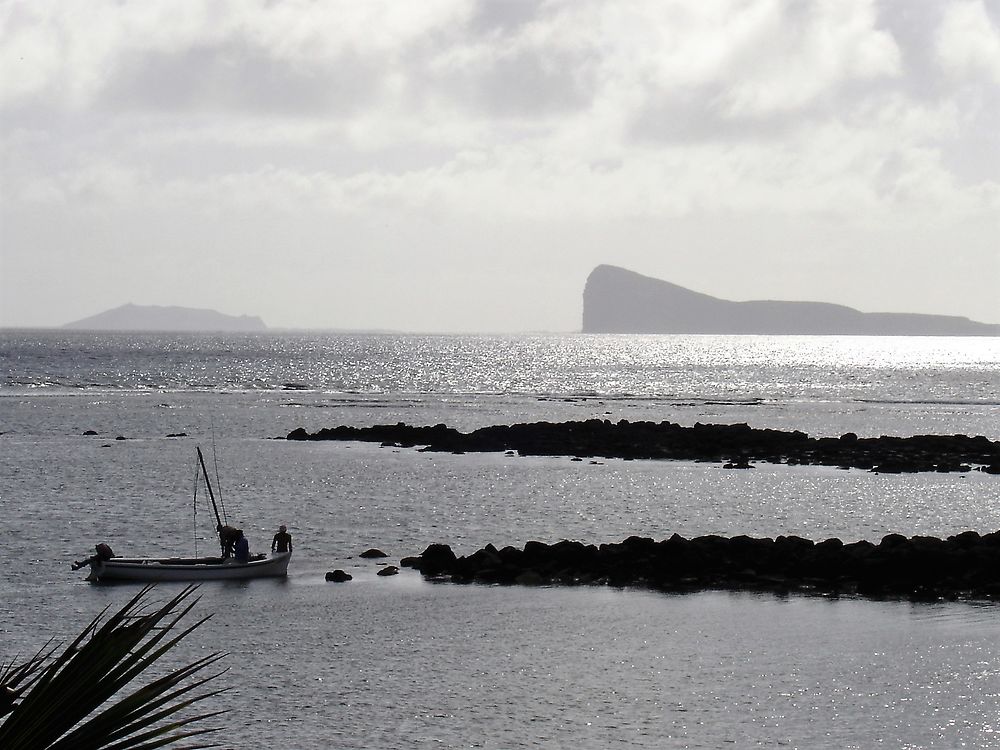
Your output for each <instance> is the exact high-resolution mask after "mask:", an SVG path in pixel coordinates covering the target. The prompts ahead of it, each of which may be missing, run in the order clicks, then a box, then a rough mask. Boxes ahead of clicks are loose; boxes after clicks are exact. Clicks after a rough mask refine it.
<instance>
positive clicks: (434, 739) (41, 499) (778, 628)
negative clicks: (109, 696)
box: [0, 331, 1000, 748]
mask: <svg viewBox="0 0 1000 750" xmlns="http://www.w3.org/2000/svg"><path fill="white" fill-rule="evenodd" d="M0 363H2V366H3V367H2V377H3V380H2V381H0V433H2V434H0V472H2V473H0V476H2V477H3V483H2V486H0V514H2V518H3V519H4V522H3V525H2V527H0V528H2V529H3V533H4V534H5V537H6V539H5V541H6V543H5V544H4V549H5V550H6V552H5V553H4V561H5V568H6V573H7V575H5V577H4V579H3V580H2V581H0V601H2V602H3V604H2V605H0V660H7V659H9V658H11V657H13V656H14V655H15V654H17V653H23V652H25V651H28V650H31V649H33V648H37V647H38V646H39V645H41V644H42V643H43V642H44V641H45V640H46V639H47V638H49V637H52V636H55V637H65V636H67V635H69V634H70V633H72V632H73V630H74V629H75V628H78V627H79V626H80V625H82V624H83V623H84V622H85V621H87V620H89V619H90V617H92V616H93V615H94V614H95V613H96V612H97V611H99V610H100V609H101V608H102V607H103V606H104V605H105V604H107V603H113V604H120V603H122V602H123V601H124V599H125V598H126V597H127V596H128V594H129V592H130V591H132V590H133V589H131V587H128V586H119V587H94V586H90V585H88V584H85V583H83V582H82V581H81V575H80V574H79V573H76V574H74V573H71V572H70V571H69V562H70V561H71V560H73V559H75V558H78V557H80V556H82V555H83V554H84V553H85V552H86V550H87V549H88V548H90V547H91V546H92V545H93V543H95V542H96V541H102V540H106V541H108V542H110V543H111V544H112V546H113V547H114V548H115V550H116V551H118V552H120V553H133V552H135V553H149V554H174V553H187V552H194V551H195V548H196V546H197V549H198V551H200V552H204V551H206V550H207V549H209V548H210V547H211V539H210V533H209V532H210V529H211V522H210V520H209V518H208V514H207V511H206V509H205V508H202V509H200V510H199V511H198V513H197V514H196V513H195V510H194V508H193V506H192V502H191V496H192V488H193V483H194V472H195V466H194V447H195V445H201V446H202V447H203V448H205V449H206V451H207V453H208V454H209V457H210V463H212V455H213V451H212V448H213V445H214V449H215V454H216V455H217V456H218V464H219V471H220V474H221V478H222V491H223V499H224V501H225V503H226V507H227V509H228V511H229V513H230V514H231V519H232V520H233V521H234V522H236V523H238V524H239V525H242V526H243V528H245V529H246V530H247V531H248V534H249V536H250V539H251V542H252V544H253V545H255V546H256V547H258V548H262V547H263V546H264V545H266V543H267V541H268V540H269V539H270V536H271V534H273V533H274V529H275V528H276V527H277V525H278V524H279V523H287V524H288V525H289V527H290V530H291V531H292V533H293V535H294V539H295V545H296V552H295V557H294V559H293V561H292V566H291V570H290V576H289V578H288V579H287V580H286V581H280V582H276V581H255V582H250V583H243V584H224V583H219V584H208V585H205V586H203V587H202V590H201V594H202V602H201V604H200V605H199V610H202V611H205V612H215V613H216V615H215V617H214V618H213V619H212V620H210V621H209V623H207V624H206V625H205V626H204V627H203V629H202V630H201V631H199V632H198V633H197V634H196V635H195V636H193V637H192V639H191V640H190V642H189V643H188V644H187V645H186V646H185V650H186V651H187V652H188V653H192V652H197V653H204V652H205V651H206V650H225V651H227V652H229V653H230V654H231V656H230V657H228V660H227V663H228V664H229V665H230V666H231V671H230V673H229V675H228V678H227V679H229V680H230V681H231V683H232V684H233V685H234V690H233V691H232V692H230V693H228V694H226V695H225V696H223V697H222V698H221V701H220V702H221V703H222V705H224V706H225V707H227V708H229V709H230V710H231V712H232V713H231V714H229V715H228V716H227V717H226V719H225V720H224V723H226V724H227V725H228V726H230V727H232V730H231V732H232V733H231V736H230V737H228V738H227V740H226V741H227V742H228V743H229V744H230V745H231V746H233V747H240V748H243V747H261V748H263V747H268V746H285V747H295V748H314V747H315V748H320V747H345V748H369V747H384V748H404V747H405V748H411V747H414V746H418V747H419V746H434V747H495V748H508V747H566V746H576V747H581V748H604V747H609V746H620V747H632V746H646V747H692V748H717V747H720V746H736V747H754V746H767V747H773V746H782V747H802V748H815V747H857V748H869V747H874V746H887V747H941V748H952V747H959V746H964V747H993V746H995V744H996V735H995V732H996V730H997V727H998V722H1000V703H998V695H1000V640H998V636H1000V610H998V609H997V606H996V605H993V604H982V603H981V604H976V603H938V604H911V603H907V602H898V601H884V602H873V601H861V600H851V599H843V600H831V599H828V598H820V597H808V596H792V597H789V598H777V597H773V596H760V595H751V594H744V593H722V592H706V593H702V594H696V595H684V596H668V595H662V594H652V593H648V592H641V591H628V590H625V591H619V590H609V589H600V588H589V587H588V588H541V589H536V588H521V587H510V588H504V587H484V586H470V587H465V586H455V585H447V584H431V583H427V582H424V581H422V580H421V579H420V578H419V576H417V575H415V574H413V573H412V572H411V571H404V572H403V573H402V574H401V575H399V576H397V577H395V578H381V577H378V576H376V575H375V573H376V571H377V569H378V566H377V563H375V562H365V561H362V560H360V559H359V558H357V554H358V553H359V552H361V551H362V550H364V549H365V548H367V547H370V546H378V547H381V548H382V549H384V550H385V551H386V552H388V553H389V554H390V555H391V556H392V559H391V562H396V561H397V560H398V558H399V557H401V556H405V555H409V554H416V553H418V552H420V551H421V550H422V549H423V547H424V546H426V545H427V544H428V543H431V542H447V543H450V544H452V545H453V546H454V547H456V548H457V550H458V551H459V552H470V551H473V550H474V549H477V548H478V547H480V546H482V545H484V544H485V543H487V542H494V543H496V544H498V545H502V544H508V543H510V544H523V542H525V541H527V540H529V539H541V540H544V541H557V540H558V539H561V538H571V539H580V540H583V541H588V542H602V541H620V540H621V539H622V538H624V537H625V536H628V535H630V534H642V535H649V536H654V537H664V536H669V535H670V534H672V533H674V532H677V533H680V534H682V535H685V536H695V535H699V534H706V533H719V534H738V533H747V534H751V535H767V536H773V535H776V534H791V533H794V534H800V535H803V536H807V537H811V538H816V539H820V538H826V537H829V536H838V537H841V538H843V539H845V540H847V539H849V540H855V539H859V538H866V539H872V540H877V539H878V538H880V537H881V536H882V535H884V534H885V533H889V532H900V533H904V534H918V533H919V534H933V535H937V536H941V535H947V534H951V533H955V532H958V531H962V530H965V529H968V528H973V529H977V530H980V531H984V530H994V529H997V528H1000V503H997V496H998V488H1000V481H998V479H997V478H996V477H991V476H988V475H985V474H982V473H980V472H971V473H967V474H931V475H894V476H887V475H875V474H869V473H865V472H858V471H840V470H837V469H830V468H821V467H787V466H765V465H760V466H758V467H757V468H755V469H754V470H753V471H750V472H731V471H725V470H723V469H721V467H719V466H716V465H711V464H695V463H684V462H641V461H603V460H602V461H599V462H596V463H591V462H588V461H584V462H572V461H570V460H569V459H568V458H521V457H517V456H507V455H501V454H487V455H472V454H470V455H454V456H453V455H448V454H444V455H442V454H425V453H420V452H418V451H415V450H399V449H393V448H381V447H379V446H377V445H374V444H358V443H321V444H312V443H305V444H304V443H288V442H285V441H282V440H273V439H271V438H274V437H279V436H283V435H285V434H286V433H288V432H289V431H291V430H292V429H294V428H296V427H300V426H302V427H305V428H306V429H309V430H314V429H318V428H320V427H326V426H332V425H336V424H358V425H365V424H374V423H385V422H397V421H406V422H410V423H415V424H435V423H439V422H444V423H447V424H450V425H453V426H456V427H460V428H463V429H468V428H472V427H475V426H479V425H483V424H492V423H511V422H516V421H529V420H536V419H550V420H563V419H586V418H590V417H600V418H607V419H622V418H625V419H630V420H637V419H654V420H657V421H659V420H662V419H669V420H672V421H677V422H680V423H682V424H694V423H695V422H698V421H701V422H726V423H729V422H747V423H749V424H751V425H753V426H756V427H779V428H782V429H801V430H804V431H806V432H809V433H810V434H813V435H817V436H819V435H839V434H842V433H843V432H847V431H854V432H857V433H858V434H862V435H878V434H898V435H912V434H919V433H944V434H949V433H956V432H962V433H967V434H984V435H987V436H988V437H990V438H991V439H994V440H995V439H1000V399H998V396H997V394H998V393H1000V340H997V339H945V338H920V339H908V338H906V339H898V338H839V337H714V336H676V337H673V336H662V337H645V336H639V337H628V336H556V335H538V336H520V337H485V336H483V337H475V336H393V335H368V336H362V335H305V334H268V335H260V336H191V335H188V336H166V335H154V334H150V335H125V334H121V335H109V334H85V333H61V332H31V331H7V332H0ZM88 429H93V430H96V431H97V432H98V435H97V436H96V437H92V436H84V435H83V432H84V431H85V430H88ZM179 432H185V433H187V435H188V437H186V438H167V437H166V435H167V434H170V433H179ZM117 436H122V437H124V438H127V439H126V440H114V438H115V437H117ZM338 567H340V568H344V569H347V570H348V571H349V572H351V573H353V574H354V576H355V580H354V581H352V582H351V583H349V584H346V585H334V584H328V583H326V582H325V581H324V580H323V575H324V573H325V572H326V571H327V570H331V569H333V568H338ZM163 588H165V589H168V590H172V587H171V586H164V587H163ZM164 593H166V592H164Z"/></svg>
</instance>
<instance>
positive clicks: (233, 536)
mask: <svg viewBox="0 0 1000 750" xmlns="http://www.w3.org/2000/svg"><path fill="white" fill-rule="evenodd" d="M215 530H216V531H218V532H219V544H220V545H222V557H223V559H225V558H227V557H232V556H233V546H234V545H235V544H236V540H237V539H238V538H239V534H240V530H239V529H235V528H233V527H232V526H223V525H222V524H221V523H220V524H219V525H218V526H216V527H215Z"/></svg>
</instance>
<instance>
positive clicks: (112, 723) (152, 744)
mask: <svg viewBox="0 0 1000 750" xmlns="http://www.w3.org/2000/svg"><path fill="white" fill-rule="evenodd" d="M151 590H152V587H151V586H147V587H145V588H143V589H142V590H140V591H139V593H137V594H136V595H135V596H134V597H132V599H131V600H130V601H129V602H128V603H126V604H125V605H124V606H123V607H122V608H121V609H119V610H118V611H116V612H114V613H112V614H111V615H110V616H108V617H107V619H106V620H105V619H104V618H105V615H107V613H108V609H105V610H104V611H102V612H101V614H99V615H98V616H97V617H95V618H94V619H93V620H92V621H91V622H90V624H88V625H87V626H86V627H85V628H84V629H83V631H82V632H81V633H80V634H79V635H78V636H77V637H76V638H74V639H73V641H72V642H71V643H70V644H69V645H68V646H66V647H65V649H63V650H62V651H61V652H59V653H57V651H58V650H59V647H58V646H54V645H52V644H51V643H49V644H46V645H45V646H44V647H43V648H42V649H40V650H39V651H38V652H37V653H36V654H35V655H34V656H32V657H31V658H29V659H27V660H26V661H24V662H22V663H18V664H16V665H9V666H8V667H5V668H3V670H2V671H0V687H2V688H4V692H5V694H6V695H8V696H11V698H10V701H11V706H10V708H9V709H8V710H7V711H6V712H5V711H3V707H2V706H0V716H3V715H4V714H5V713H6V714H7V716H6V719H4V721H3V723H2V724H0V747H3V748H5V750H69V749H70V748H72V749H73V750H154V748H160V747H167V746H170V745H174V746H176V743H178V742H181V741H185V740H188V739H192V738H196V737H197V738H199V739H198V740H196V742H198V743H203V740H204V739H205V738H204V735H207V734H211V733H212V732H217V731H219V728H204V727H202V726H197V727H194V726H192V725H194V724H196V723H198V722H203V721H205V720H208V719H212V718H215V717H217V716H219V715H220V714H222V713H225V712H224V711H212V712H208V713H200V714H195V715H187V716H182V715H179V712H182V711H186V710H188V709H190V708H191V707H192V706H194V705H195V704H198V703H200V702H201V701H204V700H206V699H208V698H212V697H214V696H216V695H218V694H219V693H221V692H224V691H225V690H226V688H222V689H220V690H211V691H204V692H200V693H199V692H195V691H197V690H198V689H199V688H201V687H203V686H204V685H206V684H207V683H209V682H211V681H212V680H215V679H217V678H219V677H220V676H222V675H223V674H225V670H223V671H221V672H217V673H213V674H209V675H208V676H199V673H201V672H202V670H204V669H206V668H208V667H210V666H211V665H213V664H215V663H216V662H218V661H219V660H220V659H222V658H224V656H225V654H222V653H213V654H210V655H209V656H206V657H203V658H201V659H198V660H197V661H194V662H192V663H190V664H186V665H184V666H181V667H178V668H176V669H173V670H172V671H170V672H168V673H167V674H165V675H163V676H162V677H159V678H157V679H155V680H153V681H151V682H149V683H148V684H145V685H142V686H140V687H138V688H136V689H134V690H133V691H131V692H129V693H127V694H125V695H124V696H123V697H118V698H116V696H118V695H119V694H120V693H122V692H123V691H125V690H126V688H127V687H128V686H129V685H131V684H132V683H133V682H134V681H135V680H136V679H137V678H139V677H140V676H141V675H142V673H143V672H145V671H146V670H147V669H148V668H149V667H150V666H151V665H153V664H154V663H156V662H157V661H158V660H159V659H160V658H161V657H162V656H163V655H164V654H166V653H167V652H168V651H170V650H171V649H172V648H174V646H176V645H177V644H178V643H179V642H180V641H181V640H183V639H184V638H186V637H187V636H188V635H190V634H191V633H192V632H193V631H194V630H196V629H197V628H198V627H200V626H201V625H202V624H204V623H205V621H207V620H208V619H209V618H210V617H211V616H210V615H209V616H208V617H204V618H202V619H200V620H198V621H197V622H195V623H194V624H193V625H190V626H189V627H186V628H184V629H179V628H178V625H179V623H180V622H181V620H182V619H183V618H184V617H186V616H187V615H188V614H189V613H190V612H191V609H192V608H193V607H194V606H195V604H197V602H198V598H197V597H194V598H193V599H192V595H193V594H194V592H195V590H196V587H194V586H188V587H186V588H184V589H183V590H182V591H181V592H180V593H178V594H177V595H176V596H174V597H173V598H171V599H170V600H169V601H167V602H166V603H165V604H162V605H160V606H159V607H156V608H153V609H150V605H149V595H150V592H151ZM102 620H103V623H102ZM182 683H183V684H182ZM216 746H217V745H214V744H195V745H186V746H185V747H186V748H189V749H190V750H193V749H194V748H203V747H216Z"/></svg>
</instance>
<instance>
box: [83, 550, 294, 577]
mask: <svg viewBox="0 0 1000 750" xmlns="http://www.w3.org/2000/svg"><path fill="white" fill-rule="evenodd" d="M291 558H292V553H291V552H278V553H272V554H271V556H270V557H265V558H263V559H261V560H250V561H249V562H245V563H241V562H237V561H236V560H235V559H233V558H228V559H226V560H220V559H219V558H217V557H215V558H212V557H203V558H189V559H180V558H130V557H113V558H111V559H110V560H97V561H91V563H90V575H89V576H87V580H88V581H92V582H94V583H108V582H112V581H141V582H146V583H149V582H156V581H194V582H197V581H231V580H247V579H251V578H281V577H283V576H286V575H287V574H288V561H289V560H291Z"/></svg>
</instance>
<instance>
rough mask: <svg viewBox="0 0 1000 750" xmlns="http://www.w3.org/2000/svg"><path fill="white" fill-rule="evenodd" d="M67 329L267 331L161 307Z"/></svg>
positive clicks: (248, 322)
mask: <svg viewBox="0 0 1000 750" xmlns="http://www.w3.org/2000/svg"><path fill="white" fill-rule="evenodd" d="M63 328H69V329H73V330H78V331H79V330H91V331H225V332H247V333H249V332H253V331H266V330H267V326H266V325H264V321H263V320H261V319H260V318H258V317H256V316H252V315H225V314H224V313H220V312H216V311H215V310H200V309H197V308H191V307H160V306H157V305H133V304H131V303H129V304H127V305H122V306H121V307H116V308H115V309H113V310H106V311H104V312H102V313H98V314H97V315H91V316H90V317H89V318H83V319H82V320H77V321H74V322H72V323H67V324H66V325H64V326H63Z"/></svg>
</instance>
